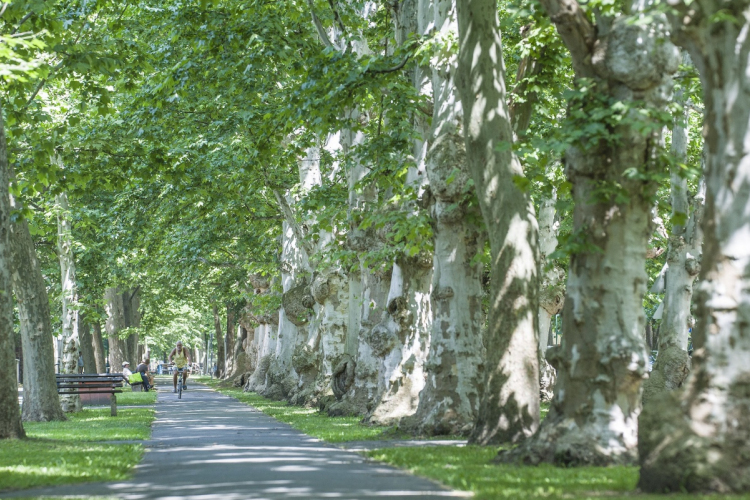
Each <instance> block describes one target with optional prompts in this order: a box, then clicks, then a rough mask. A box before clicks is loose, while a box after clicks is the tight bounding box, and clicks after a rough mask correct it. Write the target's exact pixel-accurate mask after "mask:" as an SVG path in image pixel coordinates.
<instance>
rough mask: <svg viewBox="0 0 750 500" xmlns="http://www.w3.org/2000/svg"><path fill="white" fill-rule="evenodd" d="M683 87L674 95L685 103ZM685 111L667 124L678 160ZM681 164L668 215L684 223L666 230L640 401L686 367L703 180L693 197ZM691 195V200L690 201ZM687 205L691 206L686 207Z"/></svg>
mask: <svg viewBox="0 0 750 500" xmlns="http://www.w3.org/2000/svg"><path fill="white" fill-rule="evenodd" d="M681 95H682V92H681V91H680V92H679V93H677V94H676V95H675V101H676V102H678V103H680V104H685V103H684V99H681ZM687 119H688V114H687V112H684V113H683V115H682V116H680V117H678V118H677V119H676V120H675V124H674V127H673V130H672V155H673V156H674V157H675V160H676V161H678V162H680V163H685V162H686V161H687V147H688V130H687V127H686V123H685V122H686V120H687ZM680 170H681V167H680V166H674V167H672V177H671V188H672V220H673V221H677V220H678V217H685V218H687V220H686V221H685V223H684V224H679V223H677V222H674V223H673V224H672V232H671V233H670V234H669V243H668V249H667V269H666V272H665V273H664V275H665V278H664V279H665V290H664V311H663V313H662V318H663V319H662V322H661V325H660V329H659V346H658V349H659V353H658V355H657V357H656V362H655V363H654V366H653V369H652V370H651V372H650V373H649V378H648V380H646V382H644V384H643V404H644V405H646V404H649V401H652V400H658V399H659V398H660V395H661V394H662V393H663V392H665V391H673V390H675V389H679V388H680V387H682V384H683V382H684V381H685V379H686V378H687V376H688V373H690V356H689V355H688V328H689V327H690V324H689V322H690V317H691V316H690V304H691V302H692V297H693V282H694V281H695V278H696V276H698V272H699V271H700V256H701V251H702V246H703V232H702V231H701V229H700V223H701V218H702V216H703V199H704V198H705V192H704V191H705V185H704V183H703V182H702V181H701V183H700V188H699V192H698V193H697V194H696V196H695V197H693V198H692V200H691V197H690V196H689V193H688V189H687V188H688V186H687V179H685V178H684V176H683V175H680ZM691 201H692V203H691ZM691 206H692V211H691Z"/></svg>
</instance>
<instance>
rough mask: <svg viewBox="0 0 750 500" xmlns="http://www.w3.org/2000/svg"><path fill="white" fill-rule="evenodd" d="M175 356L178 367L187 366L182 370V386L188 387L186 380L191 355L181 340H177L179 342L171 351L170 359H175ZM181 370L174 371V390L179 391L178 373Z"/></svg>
mask: <svg viewBox="0 0 750 500" xmlns="http://www.w3.org/2000/svg"><path fill="white" fill-rule="evenodd" d="M172 358H174V364H175V367H176V368H185V370H183V371H182V388H183V389H187V385H185V382H186V381H187V378H188V371H187V366H188V364H189V363H190V355H189V354H188V352H187V349H183V347H182V342H180V341H179V340H178V341H177V344H176V345H175V348H174V349H172V352H170V353H169V361H173V359H172ZM178 373H179V372H178V371H177V370H175V371H174V380H173V382H174V390H173V391H172V392H177V374H178Z"/></svg>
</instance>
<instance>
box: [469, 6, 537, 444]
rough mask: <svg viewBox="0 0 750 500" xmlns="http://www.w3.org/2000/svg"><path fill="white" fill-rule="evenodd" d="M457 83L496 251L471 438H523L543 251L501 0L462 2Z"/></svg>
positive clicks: (529, 429)
mask: <svg viewBox="0 0 750 500" xmlns="http://www.w3.org/2000/svg"><path fill="white" fill-rule="evenodd" d="M457 14H458V34H459V54H458V72H457V79H456V86H457V88H458V91H459V94H460V96H461V102H462V105H463V112H464V135H465V139H466V152H467V164H468V166H469V171H470V172H471V175H472V177H473V179H474V184H475V186H476V190H477V197H478V199H479V206H480V208H481V210H482V215H483V217H484V221H485V224H486V227H487V231H488V237H489V241H490V248H491V253H492V271H491V280H492V283H491V286H492V291H491V294H490V311H489V326H488V329H487V335H486V339H485V346H486V348H487V354H486V363H485V387H484V392H483V396H482V399H481V401H480V405H479V412H478V418H477V421H476V424H475V427H474V430H473V431H472V435H471V441H472V442H475V443H480V444H490V443H501V442H505V443H507V442H518V441H520V440H522V439H524V438H525V437H527V436H529V435H531V434H532V433H533V432H534V431H535V430H536V429H537V427H538V426H539V360H538V354H537V352H538V347H537V345H538V344H537V343H538V340H537V338H538V337H537V336H538V332H537V330H538V327H537V323H538V318H537V312H538V309H539V303H538V296H537V294H538V289H539V275H538V265H539V249H538V242H537V236H538V228H537V222H536V218H535V216H534V207H533V204H532V203H531V200H530V198H529V196H528V194H527V193H524V192H523V191H522V190H520V189H519V188H518V187H517V186H516V184H515V183H514V179H515V178H517V177H523V170H522V169H521V165H520V164H519V162H518V160H517V159H516V158H515V156H514V155H513V154H512V152H511V150H510V148H508V147H505V148H503V147H502V146H503V145H506V146H507V145H508V144H512V142H513V133H512V130H511V124H510V117H509V112H508V105H507V102H506V95H505V67H504V63H503V57H502V42H501V39H500V30H499V24H498V18H497V2H496V1H495V0H458V1H457Z"/></svg>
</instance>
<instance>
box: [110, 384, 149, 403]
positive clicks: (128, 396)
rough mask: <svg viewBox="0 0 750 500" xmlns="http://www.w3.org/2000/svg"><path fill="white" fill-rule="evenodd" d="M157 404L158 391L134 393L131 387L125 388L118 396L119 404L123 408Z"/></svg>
mask: <svg viewBox="0 0 750 500" xmlns="http://www.w3.org/2000/svg"><path fill="white" fill-rule="evenodd" d="M155 403H156V391H149V392H133V391H132V390H131V389H130V387H124V388H123V391H122V393H121V394H117V404H118V405H122V406H151V405H153V404H155Z"/></svg>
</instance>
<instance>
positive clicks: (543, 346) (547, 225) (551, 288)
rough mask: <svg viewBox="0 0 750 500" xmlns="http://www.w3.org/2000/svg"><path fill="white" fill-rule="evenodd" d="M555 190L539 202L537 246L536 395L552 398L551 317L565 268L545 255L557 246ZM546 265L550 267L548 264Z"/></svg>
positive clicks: (559, 301) (558, 307) (558, 305)
mask: <svg viewBox="0 0 750 500" xmlns="http://www.w3.org/2000/svg"><path fill="white" fill-rule="evenodd" d="M556 200H557V196H556V193H555V192H554V191H553V192H552V193H551V195H550V196H545V197H543V198H542V202H541V203H540V205H539V250H540V252H541V254H542V265H541V268H542V282H541V284H540V286H539V313H538V315H539V398H540V399H541V401H543V402H545V403H546V402H549V401H551V400H552V397H553V395H554V390H555V383H556V382H557V372H556V371H555V369H554V368H553V367H552V365H551V364H550V363H549V361H547V356H546V354H547V347H548V345H549V338H548V337H549V335H548V333H549V329H550V323H551V319H552V317H553V316H554V315H556V314H558V313H559V312H560V311H562V308H563V304H564V303H565V282H564V280H565V271H564V270H563V269H561V268H560V267H559V266H557V265H552V266H549V263H548V261H547V258H548V257H549V256H550V255H551V254H552V252H554V251H555V248H556V247H557V229H558V226H559V224H558V223H556V222H555V201H556ZM548 267H549V268H548Z"/></svg>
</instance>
